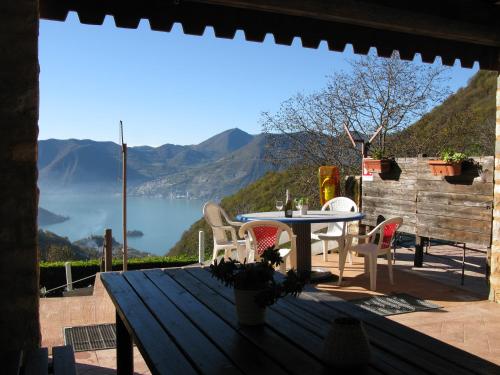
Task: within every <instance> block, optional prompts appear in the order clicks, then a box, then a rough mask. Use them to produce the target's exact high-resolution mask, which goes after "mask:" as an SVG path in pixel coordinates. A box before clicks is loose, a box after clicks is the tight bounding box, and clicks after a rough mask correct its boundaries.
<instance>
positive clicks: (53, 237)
mask: <svg viewBox="0 0 500 375" xmlns="http://www.w3.org/2000/svg"><path fill="white" fill-rule="evenodd" d="M103 243H104V238H103V236H90V237H88V238H84V239H81V240H78V241H75V242H71V241H70V240H68V238H66V237H61V236H59V235H57V234H55V233H53V232H50V231H48V230H41V229H40V230H39V231H38V247H39V249H40V260H41V261H49V262H58V261H68V260H89V259H100V257H101V255H102V246H103ZM121 249H122V245H121V244H120V243H118V242H117V241H116V240H115V239H114V238H113V257H115V258H118V257H121V255H122V251H121ZM128 250H129V258H144V257H148V256H151V255H152V254H150V253H145V252H142V251H138V250H135V249H133V248H129V249H128Z"/></svg>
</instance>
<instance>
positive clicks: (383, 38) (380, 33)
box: [40, 0, 500, 70]
mask: <svg viewBox="0 0 500 375" xmlns="http://www.w3.org/2000/svg"><path fill="white" fill-rule="evenodd" d="M70 11H75V12H77V14H78V17H79V19H80V22H81V23H84V24H92V25H101V24H102V23H103V22H104V18H105V17H106V16H107V15H109V16H113V17H114V20H115V24H116V26H117V27H124V28H137V27H138V25H139V22H140V20H141V19H148V20H149V23H150V26H151V29H153V30H158V31H170V30H171V29H172V26H173V24H174V23H180V24H181V25H182V28H183V30H184V33H186V34H191V35H203V33H204V31H205V28H206V27H207V26H212V27H213V28H214V31H215V35H216V36H217V37H220V38H230V39H232V38H234V36H235V34H236V31H237V30H242V31H243V32H244V33H245V39H247V40H249V41H256V42H262V41H263V40H264V38H265V37H266V35H267V34H272V35H273V36H274V40H275V42H276V43H277V44H285V45H291V44H292V42H293V39H294V38H295V37H299V38H300V39H301V41H302V45H303V46H304V47H308V48H317V47H318V46H319V44H320V43H321V41H326V42H327V44H328V48H329V49H330V50H333V51H343V50H344V48H345V46H346V44H352V45H353V49H354V52H355V53H360V54H366V53H368V51H369V49H370V48H371V47H375V48H376V49H377V53H378V55H379V56H384V57H388V56H390V55H391V54H392V52H393V51H394V50H397V51H399V53H400V56H401V57H402V58H403V59H407V60H412V59H413V58H414V56H415V54H416V53H420V54H421V56H422V60H423V61H424V62H433V61H434V60H435V58H436V57H438V56H439V57H441V60H442V62H443V64H445V65H453V64H454V63H455V60H456V59H459V60H460V62H461V65H462V66H464V67H472V65H473V64H474V62H475V61H478V62H479V64H480V67H481V68H482V69H489V70H500V1H497V0H419V1H398V0H380V1H375V0H364V1H356V0H331V1H325V0H253V1H250V0H40V16H41V18H44V19H50V20H58V21H64V20H65V19H66V17H67V15H68V12H70Z"/></svg>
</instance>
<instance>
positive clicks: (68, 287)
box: [64, 262, 73, 292]
mask: <svg viewBox="0 0 500 375" xmlns="http://www.w3.org/2000/svg"><path fill="white" fill-rule="evenodd" d="M64 268H65V269H66V290H67V291H68V292H70V291H72V290H73V276H72V275H71V262H66V263H64Z"/></svg>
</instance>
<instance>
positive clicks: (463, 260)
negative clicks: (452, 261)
mask: <svg viewBox="0 0 500 375" xmlns="http://www.w3.org/2000/svg"><path fill="white" fill-rule="evenodd" d="M463 251H464V252H463V254H462V280H461V282H460V284H461V285H464V278H465V243H464V247H463Z"/></svg>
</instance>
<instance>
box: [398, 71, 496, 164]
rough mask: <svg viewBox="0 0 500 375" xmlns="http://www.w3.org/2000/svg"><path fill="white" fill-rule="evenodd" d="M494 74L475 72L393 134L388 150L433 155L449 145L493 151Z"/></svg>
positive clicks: (476, 151)
mask: <svg viewBox="0 0 500 375" xmlns="http://www.w3.org/2000/svg"><path fill="white" fill-rule="evenodd" d="M496 77H497V74H496V73H494V72H486V71H480V72H478V73H477V74H476V75H475V76H474V77H472V78H471V80H470V81H469V83H468V85H467V86H466V87H464V88H461V89H460V90H458V91H457V92H456V93H455V94H454V95H451V96H450V97H449V98H448V99H447V100H446V101H445V102H444V103H443V104H441V105H439V106H437V107H436V108H434V109H433V110H432V111H431V112H429V113H428V114H427V115H425V116H423V117H422V118H421V119H420V120H419V121H417V122H416V123H415V124H413V125H411V126H410V127H408V128H407V129H406V130H404V131H402V132H401V133H399V134H397V135H395V136H393V137H392V139H391V140H390V142H389V145H388V149H389V151H390V152H391V153H393V154H394V155H396V156H416V155H418V154H428V155H431V156H433V155H437V154H438V153H439V152H440V151H441V150H442V149H443V148H446V147H451V148H454V149H456V150H458V151H465V152H468V153H469V154H470V155H493V154H494V151H495V90H496V80H497V78H496Z"/></svg>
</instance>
